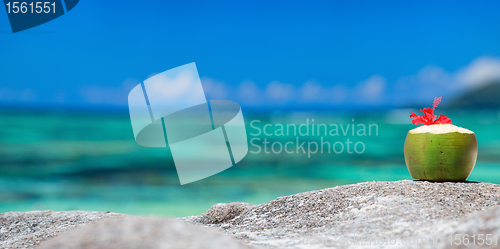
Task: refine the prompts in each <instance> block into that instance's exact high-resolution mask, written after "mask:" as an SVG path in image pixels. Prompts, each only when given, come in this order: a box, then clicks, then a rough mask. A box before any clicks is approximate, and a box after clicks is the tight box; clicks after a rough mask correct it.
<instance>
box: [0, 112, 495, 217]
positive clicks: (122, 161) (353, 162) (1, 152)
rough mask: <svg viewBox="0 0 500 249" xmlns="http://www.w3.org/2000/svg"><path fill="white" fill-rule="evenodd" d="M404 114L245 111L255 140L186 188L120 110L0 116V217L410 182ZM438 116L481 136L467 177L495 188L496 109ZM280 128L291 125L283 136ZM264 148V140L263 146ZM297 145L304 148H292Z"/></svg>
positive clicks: (158, 208)
mask: <svg viewBox="0 0 500 249" xmlns="http://www.w3.org/2000/svg"><path fill="white" fill-rule="evenodd" d="M409 111H415V110H393V111H389V112H376V113H369V114H367V113H359V112H354V113H348V112H333V111H332V112H328V111H311V112H274V113H264V112H244V116H245V121H246V123H247V134H248V138H249V140H251V139H253V140H252V141H253V142H252V144H253V145H252V144H251V145H250V146H249V150H250V152H249V153H248V154H247V156H246V157H245V158H244V159H243V160H242V161H241V162H240V163H238V164H237V165H235V166H233V167H231V168H229V169H228V170H226V171H224V172H221V173H219V174H217V175H214V176H211V177H208V178H206V179H203V180H200V181H197V182H194V183H191V184H187V185H183V186H181V185H180V184H179V180H178V179H177V174H176V171H175V166H174V164H173V162H172V158H171V156H170V152H169V150H168V149H166V148H145V147H141V146H139V145H137V144H136V143H135V141H134V139H133V133H132V128H131V125H130V121H129V118H128V115H127V114H126V113H82V112H78V113H70V112H43V113H42V112H33V111H22V112H19V111H17V112H13V111H3V112H1V113H0V212H8V211H29V210H40V209H52V210H77V209H78V210H96V211H112V212H120V213H128V214H134V215H161V216H177V217H178V216H188V215H197V214H200V213H201V212H203V211H205V210H206V209H208V208H209V207H210V206H211V205H213V204H215V203H219V202H233V201H242V202H250V203H254V204H259V203H263V202H267V201H269V200H272V199H274V198H276V197H278V196H283V195H290V194H295V193H298V192H304V191H309V190H315V189H321V188H328V187H333V186H337V185H342V184H350V183H356V182H364V181H394V180H403V179H411V177H410V175H409V173H408V171H407V169H406V166H405V163H404V157H403V145H404V140H405V136H406V133H407V132H408V130H410V129H412V128H414V127H415V126H414V125H412V124H411V123H410V119H409V118H408V116H407V113H408V112H409ZM443 114H446V115H448V116H449V117H450V118H452V120H453V123H454V124H455V125H458V126H461V127H465V128H468V129H470V130H472V131H474V132H475V133H476V136H477V138H478V144H479V155H478V161H477V164H476V167H475V169H474V171H473V172H472V174H471V176H470V177H469V179H468V180H470V181H481V182H493V183H498V184H500V112H498V111H469V112H456V111H455V112H453V111H450V112H446V113H443ZM255 120H257V121H255ZM252 121H254V122H253V123H252ZM259 121H260V122H259ZM307 123H308V124H309V132H308V134H306V131H307V130H306V128H305V127H306V125H305V124H307ZM278 124H282V125H283V127H285V128H286V127H287V125H289V129H288V130H286V129H284V130H283V134H284V135H281V134H282V133H281V132H280V131H279V129H280V125H278ZM313 124H314V125H315V126H313ZM322 124H323V126H321V128H320V132H319V133H320V134H319V135H318V132H317V131H318V130H317V128H318V126H320V125H322ZM265 125H268V126H267V127H266V133H267V134H270V133H272V134H271V135H269V136H268V135H265V134H264V130H263V129H264V126H265ZM293 125H295V127H296V128H297V129H300V128H299V127H300V125H302V133H300V132H299V130H298V131H297V133H295V134H294V132H293V129H294V128H293ZM363 125H364V126H366V127H369V125H372V129H371V135H370V134H369V131H370V130H369V129H367V130H365V133H366V135H363V134H364V133H363V131H362V130H363V129H362V127H363ZM325 126H326V127H327V131H328V132H326V133H325V132H324V127H325ZM255 127H259V128H255ZM334 127H338V128H337V132H338V135H336V134H337V133H336V132H335V131H332V130H333V129H334ZM348 127H350V128H348ZM375 127H376V128H377V129H375ZM352 128H354V129H355V131H354V135H353V133H352ZM347 129H349V130H347ZM259 130H260V131H261V132H260V135H256V134H257V133H259ZM313 130H315V132H314V134H312V131H313ZM346 130H347V131H346ZM286 131H288V134H286ZM344 133H345V134H344ZM259 139H260V140H259ZM264 139H266V140H264ZM297 139H298V143H297ZM347 139H349V140H347ZM264 142H269V143H268V144H267V146H268V147H267V150H265V148H264V147H263V146H264ZM322 142H323V143H330V145H329V146H330V150H329V151H330V153H328V152H327V147H328V145H326V144H324V146H323V153H321V146H320V147H319V148H317V147H315V144H317V145H320V144H321V143H322ZM349 142H351V143H350V144H349V145H348V143H349ZM301 143H303V144H304V147H303V148H304V149H303V150H302V147H299V148H297V147H298V146H297V144H298V145H300V144H301ZM273 144H274V147H273ZM308 144H310V145H311V146H310V149H307V145H308ZM341 144H342V146H343V150H342V151H341V150H340V149H341V148H342V147H341ZM284 145H287V146H286V148H287V149H288V152H292V153H287V152H286V151H285V148H284V147H283V146H284ZM257 146H259V147H260V149H261V151H260V152H259V153H255V152H257V151H258V147H257ZM332 146H333V147H332ZM348 146H350V148H349V149H348ZM280 148H281V150H280ZM333 148H335V150H334V149H333ZM273 149H274V151H273ZM315 150H317V152H316V153H313V152H314V151H315ZM266 151H267V152H269V153H266ZM278 152H279V153H278ZM297 152H298V153H297ZM308 152H310V153H308Z"/></svg>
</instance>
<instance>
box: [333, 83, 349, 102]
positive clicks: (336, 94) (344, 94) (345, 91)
mask: <svg viewBox="0 0 500 249" xmlns="http://www.w3.org/2000/svg"><path fill="white" fill-rule="evenodd" d="M348 97H349V88H347V87H346V86H344V85H336V86H334V87H333V88H332V96H331V98H330V100H331V101H332V102H342V101H345V100H346V99H347V98H348Z"/></svg>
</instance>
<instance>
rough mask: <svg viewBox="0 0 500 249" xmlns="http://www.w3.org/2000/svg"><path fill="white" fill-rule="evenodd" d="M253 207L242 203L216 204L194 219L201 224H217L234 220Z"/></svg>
mask: <svg viewBox="0 0 500 249" xmlns="http://www.w3.org/2000/svg"><path fill="white" fill-rule="evenodd" d="M253 206H255V205H253V204H250V203H244V202H232V203H218V204H215V205H213V206H212V207H210V208H209V209H208V210H207V211H206V212H205V213H203V214H201V215H199V216H197V217H196V219H197V222H200V223H203V224H219V223H222V222H227V221H229V220H232V219H234V218H235V217H236V216H238V215H240V214H241V213H243V212H245V211H247V210H248V209H250V208H251V207H253Z"/></svg>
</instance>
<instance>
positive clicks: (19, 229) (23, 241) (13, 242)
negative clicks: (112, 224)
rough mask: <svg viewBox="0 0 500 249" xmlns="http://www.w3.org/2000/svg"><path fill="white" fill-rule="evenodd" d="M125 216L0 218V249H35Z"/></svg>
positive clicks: (80, 214)
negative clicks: (49, 241) (78, 230)
mask: <svg viewBox="0 0 500 249" xmlns="http://www.w3.org/2000/svg"><path fill="white" fill-rule="evenodd" d="M123 216H125V215H123V214H116V213H105V212H87V211H67V212H54V211H31V212H24V213H22V212H8V213H3V214H0V248H34V247H35V246H36V245H38V244H40V243H41V242H42V241H45V240H47V239H51V238H52V237H55V236H57V235H59V234H61V233H64V232H66V231H70V230H72V229H75V228H77V227H81V226H83V225H86V224H90V223H94V222H96V221H98V220H102V219H108V218H115V217H123Z"/></svg>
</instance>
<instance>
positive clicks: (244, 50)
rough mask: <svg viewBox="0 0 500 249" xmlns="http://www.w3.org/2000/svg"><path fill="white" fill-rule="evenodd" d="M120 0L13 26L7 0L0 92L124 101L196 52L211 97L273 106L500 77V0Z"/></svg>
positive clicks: (424, 91) (438, 90) (387, 97)
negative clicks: (137, 87)
mask: <svg viewBox="0 0 500 249" xmlns="http://www.w3.org/2000/svg"><path fill="white" fill-rule="evenodd" d="M116 3H117V2H116V1H98V0H82V1H80V3H79V4H78V5H77V6H76V7H75V8H74V9H73V10H71V11H70V12H68V13H67V14H65V15H64V16H62V17H60V18H58V19H55V20H53V21H51V22H49V23H46V24H43V25H41V26H38V27H35V28H32V29H30V30H26V31H22V32H19V33H16V34H12V32H11V30H10V26H9V23H8V19H7V14H6V12H5V11H4V10H3V9H2V10H0V70H1V71H0V103H1V104H3V105H28V106H37V105H55V106H61V107H66V106H67V107H70V106H81V107H96V106H97V107H100V106H103V108H104V106H108V105H111V106H112V105H116V106H123V107H125V106H126V99H127V98H126V97H127V94H128V91H129V90H130V89H131V88H132V87H133V86H134V85H135V84H138V83H139V82H141V81H143V80H145V79H146V78H148V77H149V76H151V75H153V74H155V73H159V72H162V71H165V70H167V69H170V68H174V67H177V66H180V65H183V64H187V63H190V62H196V64H197V67H198V71H199V73H200V76H201V77H202V82H203V86H204V88H205V90H206V92H207V96H208V98H209V99H215V98H224V99H231V100H236V101H238V102H240V104H241V105H242V106H253V107H266V108H269V107H271V108H276V109H280V108H304V107H306V108H308V107H311V108H324V107H327V108H328V107H352V106H361V107H373V106H386V105H396V106H399V105H408V104H413V103H431V102H432V98H433V97H434V96H438V95H444V99H445V100H444V101H446V99H447V98H448V99H451V98H453V97H454V96H457V95H458V94H460V93H461V92H464V91H468V90H470V89H472V88H474V87H477V86H478V85H480V84H483V83H484V82H485V80H490V79H500V75H499V74H500V73H497V72H500V60H499V58H500V46H499V44H500V31H499V28H498V27H500V18H498V10H499V9H500V8H499V7H500V2H498V1H475V2H465V1H448V2H439V3H436V1H349V2H347V1H345V2H333V1H324V2H320V1H273V2H271V1H210V2H209V1H204V2H202V1H175V2H174V1H126V0H124V1H119V4H116Z"/></svg>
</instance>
